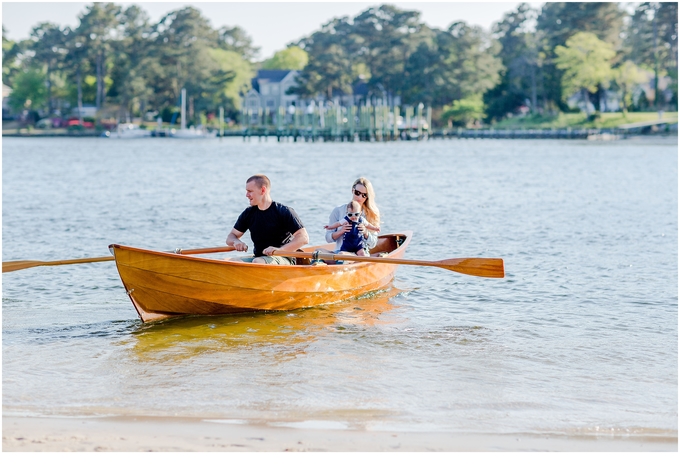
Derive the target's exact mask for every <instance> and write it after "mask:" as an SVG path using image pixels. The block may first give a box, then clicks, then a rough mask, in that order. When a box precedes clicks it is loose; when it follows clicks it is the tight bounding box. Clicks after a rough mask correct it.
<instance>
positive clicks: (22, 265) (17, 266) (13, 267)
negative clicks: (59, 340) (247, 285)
mask: <svg viewBox="0 0 680 470" xmlns="http://www.w3.org/2000/svg"><path fill="white" fill-rule="evenodd" d="M233 250H234V247H233V246H216V247H212V248H195V249H191V250H182V249H179V248H178V249H176V250H175V251H168V252H166V253H177V254H180V255H200V254H204V253H222V252H225V251H233ZM114 259H115V258H114V257H113V256H102V257H101V258H77V259H64V260H60V261H35V260H21V261H4V262H3V263H2V272H3V273H9V272H12V271H19V270H21V269H28V268H35V267H36V266H60V265H62V264H80V263H100V262H102V261H113V260H114Z"/></svg>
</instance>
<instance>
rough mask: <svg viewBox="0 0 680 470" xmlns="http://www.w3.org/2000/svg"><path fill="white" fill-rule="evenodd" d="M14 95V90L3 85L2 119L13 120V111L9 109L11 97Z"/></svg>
mask: <svg viewBox="0 0 680 470" xmlns="http://www.w3.org/2000/svg"><path fill="white" fill-rule="evenodd" d="M11 94H12V89H11V88H10V87H8V86H7V85H5V84H4V83H3V84H2V118H3V119H13V118H12V116H11V114H12V110H11V109H10V108H9V95H11Z"/></svg>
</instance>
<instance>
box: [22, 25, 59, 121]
mask: <svg viewBox="0 0 680 470" xmlns="http://www.w3.org/2000/svg"><path fill="white" fill-rule="evenodd" d="M31 40H32V41H33V43H32V45H31V48H32V50H33V54H34V55H33V58H32V62H33V63H34V64H36V65H37V66H44V67H45V70H46V73H45V75H46V79H47V84H46V89H47V98H46V100H47V107H48V114H49V115H51V114H52V111H53V100H52V88H53V82H54V74H55V73H56V72H57V71H58V70H59V68H60V66H61V64H62V63H63V61H64V58H65V57H66V53H67V52H68V51H67V49H66V34H65V31H64V30H62V29H61V28H60V27H59V26H57V25H55V24H53V23H40V24H39V25H38V26H36V27H34V28H33V29H32V31H31Z"/></svg>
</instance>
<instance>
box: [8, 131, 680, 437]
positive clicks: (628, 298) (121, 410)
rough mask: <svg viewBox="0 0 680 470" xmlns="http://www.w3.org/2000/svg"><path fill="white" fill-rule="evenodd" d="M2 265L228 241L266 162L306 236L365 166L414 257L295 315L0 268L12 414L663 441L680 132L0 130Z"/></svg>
mask: <svg viewBox="0 0 680 470" xmlns="http://www.w3.org/2000/svg"><path fill="white" fill-rule="evenodd" d="M2 146H3V181H2V183H3V186H2V197H3V206H2V224H3V225H2V228H3V233H2V241H3V245H2V250H3V260H5V261H7V260H14V259H37V260H57V259H70V258H79V257H98V256H108V255H109V253H108V250H107V246H108V245H109V244H110V243H121V244H126V245H132V246H139V247H145V248H152V249H158V250H171V249H174V248H177V247H182V248H196V247H206V246H215V245H220V244H223V243H224V240H225V238H226V235H227V233H228V231H229V230H230V228H231V227H232V226H233V223H234V221H235V220H236V218H237V216H238V214H239V213H240V212H241V211H242V210H243V209H244V208H245V206H246V204H247V200H246V198H245V189H244V186H245V180H246V179H247V177H248V176H250V175H251V174H253V173H257V172H264V173H266V174H267V175H269V176H270V178H271V179H272V182H273V191H272V193H273V197H274V200H276V201H280V202H282V203H285V204H288V205H291V206H293V207H294V208H295V209H296V210H297V212H298V213H299V215H300V217H301V219H302V220H303V222H304V223H305V225H306V226H307V228H308V231H309V233H310V238H311V242H312V243H313V244H316V243H322V242H323V225H324V224H325V223H326V222H327V217H328V214H329V212H330V211H331V209H332V208H333V207H335V206H336V205H338V204H341V203H343V202H346V201H348V200H349V199H350V185H351V183H352V181H353V180H354V179H355V178H356V177H357V176H360V175H365V176H367V177H368V178H370V179H371V180H372V182H373V184H374V186H375V188H376V191H377V202H378V204H379V205H380V208H381V210H382V213H383V219H384V221H383V224H382V228H383V232H385V233H389V232H392V231H400V230H413V231H414V239H413V241H412V243H411V245H410V246H409V249H408V253H407V254H408V257H409V258H411V259H430V260H438V259H446V258H453V257H478V256H488V257H502V258H504V259H505V263H506V272H507V277H506V278H505V279H482V278H477V277H471V276H464V275H459V274H456V273H453V272H450V271H447V270H444V269H437V268H425V267H406V266H404V267H400V268H399V269H398V270H397V276H396V279H395V281H394V283H393V285H392V287H391V288H390V289H388V290H387V291H384V292H379V293H377V294H374V295H370V296H366V297H365V298H363V299H360V300H357V301H350V302H344V303H341V304H337V305H333V306H327V307H322V308H314V309H308V310H299V311H294V312H288V313H270V314H257V315H253V314H248V315H239V316H234V317H212V318H186V319H178V320H172V321H168V322H163V323H160V324H142V323H141V322H140V320H138V318H137V315H136V312H135V310H134V308H133V307H132V305H131V303H130V302H129V300H128V298H127V296H126V295H125V291H124V289H123V287H122V284H121V282H120V279H119V278H118V275H117V272H116V269H115V266H114V264H113V263H98V264H83V265H71V266H55V267H37V268H32V269H26V270H23V271H17V272H13V273H8V274H4V275H3V276H2V281H3V285H2V292H3V301H2V310H3V322H2V327H3V332H2V353H3V355H2V361H3V373H2V380H3V391H2V393H3V414H5V415H6V416H7V415H25V416H35V415H37V416H43V415H49V416H51V415H59V416H102V415H152V416H191V417H200V418H205V419H212V420H218V422H234V423H241V422H257V423H268V424H270V425H284V426H294V427H309V428H319V427H321V428H328V429H368V430H414V431H465V432H539V433H540V432H556V433H564V434H567V435H582V434H594V435H598V434H602V433H605V434H607V435H611V434H613V435H660V436H677V424H678V374H677V372H678V239H677V235H678V186H677V183H678V173H677V171H678V167H677V139H674V140H667V139H659V140H637V141H635V140H627V141H618V142H606V143H602V142H600V143H598V142H585V141H578V142H570V141H515V140H513V141H456V140H452V141H431V142H399V143H337V144H331V143H314V144H312V143H305V144H303V143H296V144H295V143H292V142H289V143H276V142H275V141H269V142H258V141H253V142H250V143H244V142H242V141H241V140H239V139H225V140H224V141H222V142H220V141H219V139H215V140H209V141H174V140H169V139H167V140H166V139H158V140H154V139H149V140H137V141H110V140H105V139H66V138H62V139H18V138H5V139H3V143H2Z"/></svg>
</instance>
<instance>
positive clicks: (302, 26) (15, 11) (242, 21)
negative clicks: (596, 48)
mask: <svg viewBox="0 0 680 470" xmlns="http://www.w3.org/2000/svg"><path fill="white" fill-rule="evenodd" d="M91 3H92V2H31V1H26V0H24V1H22V2H6V1H3V2H2V24H3V26H4V27H5V30H6V37H7V38H8V39H11V40H15V41H16V40H21V39H27V38H28V37H29V34H30V31H31V29H32V28H33V27H34V26H36V25H37V24H39V23H41V22H47V21H49V22H52V23H56V24H58V25H59V26H62V27H64V26H71V27H75V26H77V25H78V16H79V15H80V14H82V13H83V12H84V11H85V7H86V6H87V5H90V4H91ZM113 3H116V4H119V5H121V6H124V7H125V6H129V5H132V4H136V5H138V6H140V7H141V8H142V9H143V10H144V11H146V12H147V14H148V15H149V16H150V18H151V21H152V22H155V21H158V20H160V19H161V18H162V17H163V15H165V14H166V13H168V12H170V11H172V10H177V9H179V8H182V7H184V6H187V5H192V6H193V7H194V8H196V9H198V10H200V11H201V13H202V14H203V16H205V17H206V18H208V19H209V20H210V22H211V25H212V27H213V28H215V29H218V28H220V27H222V26H239V27H241V28H242V29H244V30H245V31H246V33H247V34H248V35H249V36H250V37H251V38H252V40H253V43H254V45H255V46H257V47H260V55H259V59H266V58H269V57H271V56H272V55H273V54H274V52H276V51H279V50H281V49H284V48H285V47H286V45H287V44H289V43H291V42H295V41H297V40H299V39H301V38H303V37H305V36H307V35H309V34H311V33H312V32H314V31H316V30H318V29H319V28H320V27H321V26H322V25H323V24H324V23H327V22H328V21H329V20H331V19H332V18H336V17H339V16H350V17H353V16H356V15H357V14H359V13H360V12H362V11H364V10H366V9H367V8H369V7H371V6H378V5H381V4H384V3H389V4H392V5H395V6H397V7H398V8H401V9H402V10H418V11H420V12H421V20H422V21H423V22H424V23H426V24H428V25H429V26H431V27H436V28H440V29H445V28H447V27H448V26H449V25H450V24H451V23H453V22H454V21H461V20H462V21H465V22H466V23H468V24H471V25H477V26H482V27H483V28H485V29H487V30H488V29H490V28H491V26H492V24H493V23H495V22H496V21H498V20H500V19H501V18H502V17H503V15H504V14H505V13H506V12H509V11H511V10H514V9H515V8H516V7H517V5H519V4H520V3H521V2H506V1H501V2H460V1H453V2H451V1H449V2H399V1H392V2H390V1H380V2H352V1H349V2H347V1H345V2H331V1H316V2H271V1H270V2H252V1H251V2H248V3H245V2H230V1H226V2H225V1H221V2H167V1H165V2H149V1H146V2H113ZM530 3H531V2H530ZM531 5H532V6H534V7H538V6H540V5H541V3H538V2H536V3H531Z"/></svg>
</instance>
